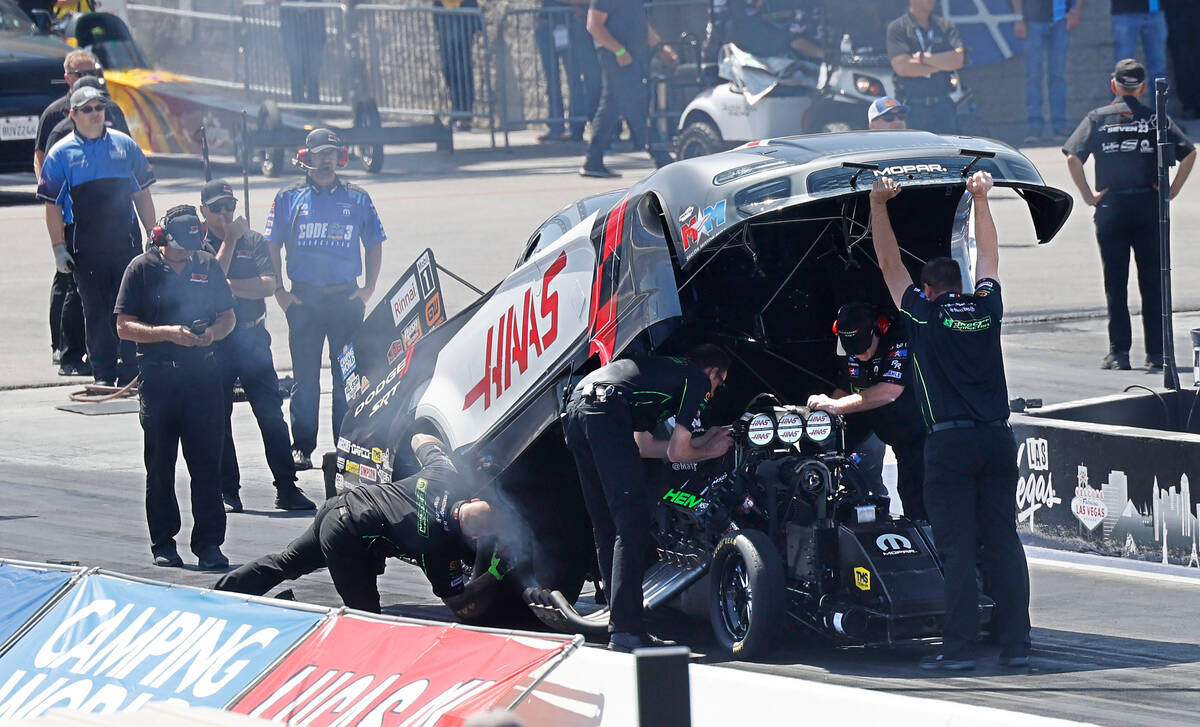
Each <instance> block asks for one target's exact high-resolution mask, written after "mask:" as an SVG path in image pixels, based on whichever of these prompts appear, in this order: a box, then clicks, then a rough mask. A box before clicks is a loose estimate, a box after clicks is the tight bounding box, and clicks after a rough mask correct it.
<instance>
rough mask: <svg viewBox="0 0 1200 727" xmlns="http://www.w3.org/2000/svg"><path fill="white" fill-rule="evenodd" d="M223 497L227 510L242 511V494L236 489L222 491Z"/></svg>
mask: <svg viewBox="0 0 1200 727" xmlns="http://www.w3.org/2000/svg"><path fill="white" fill-rule="evenodd" d="M221 499H222V500H224V501H225V512H241V511H242V496H241V495H240V494H238V493H237V492H236V491H234V492H222V493H221Z"/></svg>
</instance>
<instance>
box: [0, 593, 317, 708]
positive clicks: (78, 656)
mask: <svg viewBox="0 0 1200 727" xmlns="http://www.w3.org/2000/svg"><path fill="white" fill-rule="evenodd" d="M151 604H153V605H151ZM324 617H325V614H324V613H314V612H310V611H300V610H293V609H288V608H281V607H279V606H266V605H262V604H257V603H248V602H246V601H243V600H239V599H237V598H233V597H230V596H229V595H227V594H219V593H214V592H211V591H198V590H193V589H189V588H178V587H176V588H170V587H166V586H158V585H149V584H145V583H135V582H131V581H127V580H122V579H120V578H114V577H112V576H106V575H92V576H88V577H87V578H85V579H83V580H82V581H81V582H80V583H78V584H76V585H75V587H74V588H72V589H71V591H70V592H68V593H67V594H66V596H64V597H63V599H62V600H61V601H59V602H58V603H57V604H56V605H55V606H54V607H53V608H52V609H51V610H50V611H49V612H47V613H46V615H45V616H43V617H42V619H41V620H39V621H38V623H37V624H36V625H35V626H34V627H33V628H31V629H30V630H29V631H28V632H26V633H25V634H24V635H23V636H22V637H21V638H20V639H18V640H17V642H16V643H15V644H14V645H13V646H12V648H11V649H9V650H8V651H7V652H6V653H5V654H4V655H3V656H0V720H4V719H27V718H33V717H37V716H39V715H41V714H43V713H44V712H46V711H47V710H49V709H55V708H67V709H74V710H78V711H81V712H116V711H122V710H129V709H134V708H136V707H139V706H141V705H142V704H145V703H146V702H149V701H156V702H158V701H166V700H170V701H176V702H178V703H181V704H187V705H196V706H207V707H224V706H226V705H227V704H229V703H230V702H231V701H232V700H233V699H234V698H235V697H236V696H237V695H238V694H239V693H241V692H242V691H243V690H245V689H246V687H248V686H249V685H250V684H251V683H253V682H254V680H255V678H257V677H258V675H259V674H261V673H262V672H264V671H266V670H267V669H268V668H269V667H270V666H271V665H272V664H274V663H275V662H276V661H278V660H279V658H280V657H281V656H282V655H283V654H284V652H286V651H287V649H288V648H289V647H291V646H292V645H293V644H294V643H296V642H297V641H299V640H300V639H301V638H302V637H303V636H304V635H305V634H306V633H308V632H309V631H310V630H311V629H312V628H313V626H314V625H315V624H316V623H317V621H319V620H320V619H321V618H324Z"/></svg>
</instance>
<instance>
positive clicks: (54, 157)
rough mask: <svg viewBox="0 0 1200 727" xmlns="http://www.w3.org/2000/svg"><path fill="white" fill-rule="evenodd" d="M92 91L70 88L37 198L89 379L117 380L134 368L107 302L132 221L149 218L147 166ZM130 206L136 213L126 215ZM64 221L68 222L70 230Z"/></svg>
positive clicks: (126, 257) (132, 234) (131, 251)
mask: <svg viewBox="0 0 1200 727" xmlns="http://www.w3.org/2000/svg"><path fill="white" fill-rule="evenodd" d="M107 103H108V102H107V101H105V99H104V95H103V94H102V93H100V91H99V90H97V89H95V88H91V87H85V88H81V89H79V90H78V91H75V92H74V93H72V94H71V113H70V117H71V121H72V122H73V123H74V125H75V130H74V132H73V133H72V134H71V135H69V136H68V137H67V138H65V139H63V140H62V141H60V142H59V143H58V144H56V145H55V146H54V148H52V149H51V150H50V153H49V154H47V155H46V160H45V163H44V164H43V165H42V172H41V177H40V179H39V182H38V192H37V194H38V198H40V199H42V200H44V201H45V202H46V229H47V231H48V232H49V233H50V244H51V249H52V250H53V251H54V260H55V264H56V266H57V268H58V271H59V272H60V273H72V272H73V274H74V276H75V284H76V285H77V286H78V287H79V294H80V297H81V298H82V299H83V316H84V333H85V336H86V340H87V352H88V359H89V360H90V361H91V364H92V375H93V376H94V377H95V379H96V381H97V383H101V384H107V385H112V384H113V383H118V384H125V383H128V382H130V381H132V380H133V377H134V376H135V375H136V374H137V365H136V363H135V362H134V350H133V344H132V343H128V342H122V341H120V340H119V339H118V338H117V333H116V328H115V326H114V320H113V303H114V301H115V300H116V296H117V289H118V287H119V286H120V283H121V275H122V274H123V273H124V272H125V267H126V266H127V265H128V264H129V261H130V260H132V259H133V258H134V256H135V255H137V254H138V252H139V246H140V243H141V233H140V231H139V230H138V225H137V220H138V218H141V221H142V224H143V225H144V226H145V227H146V228H147V229H149V228H150V227H152V226H153V224H154V200H153V199H152V198H151V197H150V185H151V184H154V181H155V179H154V171H153V170H152V169H151V168H150V163H149V162H148V161H146V155H145V154H143V153H142V150H141V149H140V148H138V145H137V143H135V142H134V141H133V139H131V138H129V137H128V136H127V135H125V134H122V133H121V132H119V131H116V130H110V129H108V128H107V127H106V126H105V125H104V118H105V109H106V108H107ZM135 210H136V213H137V214H136V216H135V214H134V212H135ZM67 223H73V226H72V228H71V237H70V238H68V237H67V234H66V226H67Z"/></svg>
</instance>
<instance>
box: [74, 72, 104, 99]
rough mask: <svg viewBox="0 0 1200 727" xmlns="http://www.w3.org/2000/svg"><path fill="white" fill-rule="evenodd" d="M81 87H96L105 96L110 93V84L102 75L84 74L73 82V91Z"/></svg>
mask: <svg viewBox="0 0 1200 727" xmlns="http://www.w3.org/2000/svg"><path fill="white" fill-rule="evenodd" d="M81 88H94V89H96V90H97V91H99V92H100V93H102V94H104V95H105V96H107V95H108V84H107V83H105V81H104V78H103V77H100V76H84V77H83V78H80V79H79V80H78V81H76V82H75V83H73V84H71V93H72V94H73V93H75V92H76V91H78V90H79V89H81Z"/></svg>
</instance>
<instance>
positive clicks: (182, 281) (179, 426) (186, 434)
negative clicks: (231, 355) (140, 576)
mask: <svg viewBox="0 0 1200 727" xmlns="http://www.w3.org/2000/svg"><path fill="white" fill-rule="evenodd" d="M52 156H53V155H52ZM203 244H204V235H203V233H202V232H201V230H200V219H199V218H198V217H197V216H196V210H195V208H193V207H191V206H189V205H181V206H179V207H174V208H172V209H171V210H169V211H168V212H167V215H166V217H164V218H163V220H162V224H161V225H159V226H158V227H156V228H155V229H154V230H153V231H152V235H151V246H150V247H149V248H148V249H147V250H146V252H144V253H142V254H141V255H138V256H137V257H136V258H134V260H133V262H131V263H130V264H129V269H128V270H126V271H125V276H124V278H123V279H122V281H121V291H120V293H119V294H118V295H117V303H116V312H117V332H118V333H119V334H120V336H121V338H123V339H124V340H126V341H131V342H136V343H137V351H138V357H137V361H138V369H139V372H140V376H141V378H140V380H139V385H138V391H139V393H140V394H141V398H142V409H141V421H142V430H143V432H145V459H146V520H147V523H148V524H149V526H150V550H151V553H152V554H153V555H154V564H155V565H158V566H164V567H176V568H177V567H180V566H182V565H183V561H182V559H180V557H179V552H178V551H177V550H176V548H175V535H176V534H177V533H178V532H179V527H180V524H179V504H178V502H176V500H175V460H176V456H177V454H178V451H179V446H180V444H182V445H183V458H184V460H185V461H186V462H187V467H188V472H189V473H191V476H192V486H191V492H192V497H191V500H192V519H193V520H194V521H195V522H194V524H193V526H192V539H191V548H192V552H193V553H195V554H196V556H197V559H198V561H199V566H200V568H201V569H202V570H218V569H222V568H227V567H228V566H229V560H228V559H226V557H225V556H224V554H222V553H221V543H223V542H224V541H225V510H224V508H223V507H222V506H221V485H220V472H221V442H222V441H223V440H224V432H225V419H224V416H223V415H224V413H225V411H224V407H223V405H222V395H221V372H220V369H219V368H218V364H217V361H216V357H215V356H214V352H213V344H214V343H215V342H217V341H220V340H221V339H223V338H225V336H227V335H229V332H230V331H232V330H233V326H234V323H235V316H234V312H233V295H232V294H231V293H230V292H229V284H228V283H227V282H226V281H225V274H224V273H223V272H222V271H221V266H220V265H218V264H217V261H216V260H215V259H214V258H213V256H212V255H210V254H208V253H206V252H202V251H201V249H200V248H201V247H202V246H203Z"/></svg>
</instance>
